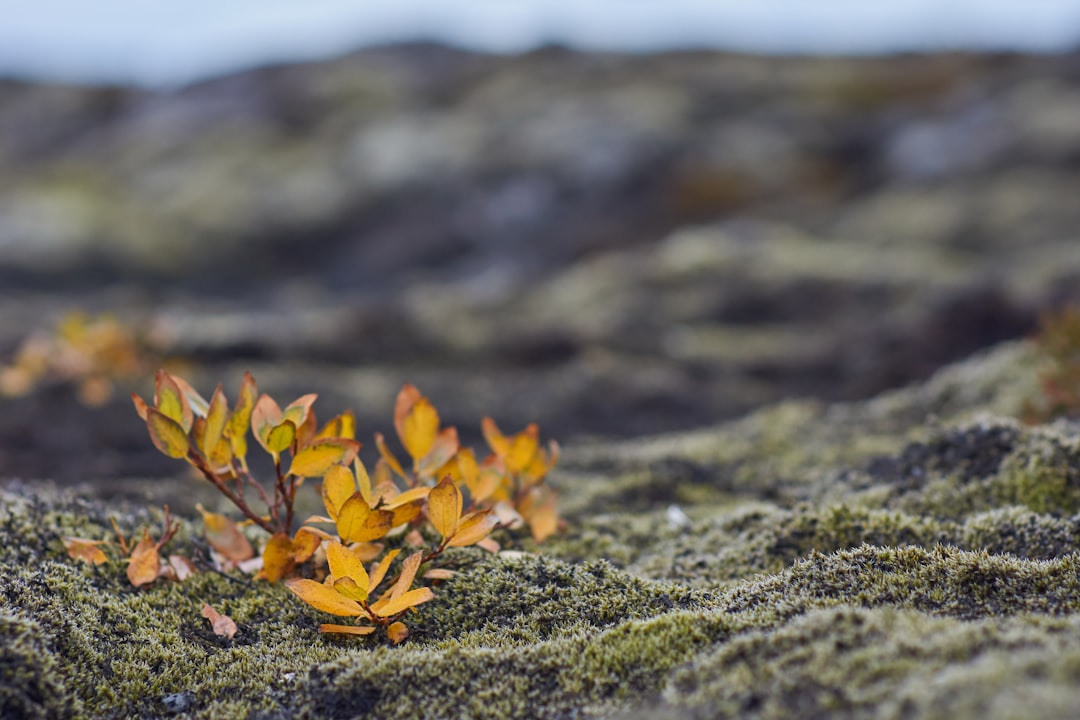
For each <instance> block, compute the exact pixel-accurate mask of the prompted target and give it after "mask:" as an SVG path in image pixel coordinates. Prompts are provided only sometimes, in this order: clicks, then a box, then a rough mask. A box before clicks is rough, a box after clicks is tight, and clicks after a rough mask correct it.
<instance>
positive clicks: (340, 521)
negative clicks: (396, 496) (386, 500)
mask: <svg viewBox="0 0 1080 720" xmlns="http://www.w3.org/2000/svg"><path fill="white" fill-rule="evenodd" d="M393 521H394V514H393V513H391V512H390V511H388V510H372V509H371V507H370V506H369V505H368V504H367V503H366V502H364V498H363V497H361V495H360V493H356V494H354V495H353V496H352V497H351V498H349V499H348V500H346V501H345V504H344V505H342V506H341V510H340V511H339V512H338V517H337V531H338V535H340V536H341V539H342V540H344V541H345V542H367V541H370V540H378V539H379V538H381V537H382V536H384V535H386V533H388V532H390V529H391V528H392V527H393Z"/></svg>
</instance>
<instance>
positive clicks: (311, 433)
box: [286, 410, 317, 448]
mask: <svg viewBox="0 0 1080 720" xmlns="http://www.w3.org/2000/svg"><path fill="white" fill-rule="evenodd" d="M286 417H287V416H286ZM316 427H317V426H316V424H315V411H314V410H308V412H307V415H305V416H304V420H303V422H301V423H300V424H299V425H297V426H296V447H298V448H302V447H305V446H307V445H308V444H310V443H311V441H312V440H314V439H315V430H316Z"/></svg>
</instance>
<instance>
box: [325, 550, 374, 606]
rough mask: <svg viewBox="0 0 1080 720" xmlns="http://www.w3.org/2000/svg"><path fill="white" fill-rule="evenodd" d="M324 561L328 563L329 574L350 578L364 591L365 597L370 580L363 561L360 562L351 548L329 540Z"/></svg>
mask: <svg viewBox="0 0 1080 720" xmlns="http://www.w3.org/2000/svg"><path fill="white" fill-rule="evenodd" d="M326 561H327V563H329V565H330V574H331V575H333V576H334V577H335V578H352V579H353V580H354V581H355V582H356V584H357V585H358V586H359V587H360V590H361V592H363V593H364V597H367V592H368V588H369V587H370V586H371V581H370V579H369V578H368V574H367V569H366V568H365V567H364V563H362V562H360V559H359V558H358V557H356V555H355V554H353V552H352V550H350V549H349V548H347V547H345V546H344V545H342V544H341V543H339V542H333V541H331V542H329V543H327V545H326Z"/></svg>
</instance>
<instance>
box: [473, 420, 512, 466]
mask: <svg viewBox="0 0 1080 720" xmlns="http://www.w3.org/2000/svg"><path fill="white" fill-rule="evenodd" d="M480 430H481V431H482V432H483V433H484V440H486V441H487V444H488V447H490V448H491V451H492V452H493V453H495V454H496V455H497V456H499V457H506V456H507V455H509V454H510V441H509V440H507V439H506V436H505V435H503V434H502V431H501V430H499V426H498V425H496V424H495V421H494V420H492V419H491V418H489V417H486V418H484V419H483V420H482V421H481V422H480Z"/></svg>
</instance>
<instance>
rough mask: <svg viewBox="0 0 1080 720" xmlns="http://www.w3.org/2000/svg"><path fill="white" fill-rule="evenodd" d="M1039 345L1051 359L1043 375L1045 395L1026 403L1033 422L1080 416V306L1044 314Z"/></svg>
mask: <svg viewBox="0 0 1080 720" xmlns="http://www.w3.org/2000/svg"><path fill="white" fill-rule="evenodd" d="M1039 325H1040V327H1039V332H1038V335H1037V336H1036V337H1035V345H1036V347H1037V348H1038V350H1039V352H1040V354H1041V355H1042V356H1043V358H1044V359H1045V360H1046V361H1047V369H1046V370H1045V371H1044V372H1043V373H1042V374H1041V375H1040V378H1039V386H1040V390H1041V397H1039V398H1035V399H1030V400H1028V401H1027V402H1026V403H1025V404H1024V408H1023V411H1022V415H1023V418H1024V420H1025V421H1027V422H1029V423H1033V424H1034V423H1041V422H1046V421H1049V420H1051V419H1053V418H1056V417H1068V418H1077V417H1080V307H1075V306H1070V307H1065V308H1063V309H1062V310H1060V311H1057V312H1053V313H1047V314H1044V315H1043V316H1042V318H1041V320H1040V324H1039Z"/></svg>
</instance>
